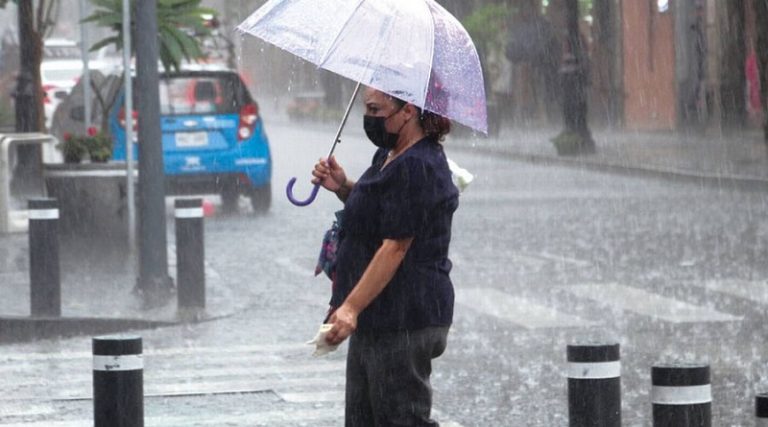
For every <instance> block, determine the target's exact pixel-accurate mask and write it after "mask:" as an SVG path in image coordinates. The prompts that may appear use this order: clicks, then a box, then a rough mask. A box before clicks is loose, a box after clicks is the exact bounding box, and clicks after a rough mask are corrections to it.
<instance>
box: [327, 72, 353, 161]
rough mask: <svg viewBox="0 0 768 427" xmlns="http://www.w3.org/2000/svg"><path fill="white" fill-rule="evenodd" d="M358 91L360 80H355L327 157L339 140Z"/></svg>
mask: <svg viewBox="0 0 768 427" xmlns="http://www.w3.org/2000/svg"><path fill="white" fill-rule="evenodd" d="M359 91H360V82H357V85H356V86H355V91H354V92H352V98H351V99H350V100H349V105H347V110H346V111H345V112H344V117H342V118H341V124H340V125H339V130H338V131H337V132H336V137H335V138H334V139H333V145H331V151H329V152H328V158H329V159H330V158H331V156H332V155H333V151H334V150H335V149H336V144H338V143H339V142H341V139H339V138H340V137H341V132H342V131H343V130H344V126H345V125H346V124H347V119H348V118H349V113H350V111H352V105H354V103H355V98H357V92H359Z"/></svg>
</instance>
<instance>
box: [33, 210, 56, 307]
mask: <svg viewBox="0 0 768 427" xmlns="http://www.w3.org/2000/svg"><path fill="white" fill-rule="evenodd" d="M28 208H29V284H30V288H29V300H30V314H31V315H32V316H53V317H58V316H61V278H60V270H59V268H60V267H59V204H58V201H57V200H56V199H47V198H40V199H30V200H29V201H28Z"/></svg>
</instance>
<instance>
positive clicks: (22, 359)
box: [0, 343, 462, 427]
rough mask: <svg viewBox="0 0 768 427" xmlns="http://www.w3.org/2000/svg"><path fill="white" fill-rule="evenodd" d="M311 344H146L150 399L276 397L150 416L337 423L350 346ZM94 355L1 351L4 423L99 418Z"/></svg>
mask: <svg viewBox="0 0 768 427" xmlns="http://www.w3.org/2000/svg"><path fill="white" fill-rule="evenodd" d="M310 351H311V347H310V346H307V345H305V344H303V343H288V344H264V345H244V346H239V347H229V348H223V347H175V348H162V349H147V350H146V351H145V352H144V358H145V362H146V366H145V369H144V396H145V399H147V400H146V401H145V405H146V406H148V407H151V406H152V405H154V404H156V403H153V400H152V398H153V397H162V398H163V401H164V402H165V399H167V398H168V397H175V398H176V397H187V398H194V399H200V400H199V402H201V403H202V404H204V402H206V401H207V397H206V396H211V395H223V394H239V395H241V396H244V395H247V394H261V393H270V394H271V395H272V399H274V403H270V405H272V406H271V407H270V408H269V409H266V407H264V409H256V410H254V411H252V412H249V413H242V412H238V411H233V412H230V413H221V414H219V412H217V411H212V412H206V413H205V415H204V416H199V415H198V416H191V415H188V414H187V413H178V414H173V415H171V416H162V417H160V416H147V417H145V424H146V425H151V426H153V427H194V426H212V427H213V426H215V427H220V426H222V425H232V426H249V427H256V426H270V427H273V426H282V425H291V426H293V425H312V426H317V427H323V426H329V427H333V426H337V425H339V424H340V423H343V421H342V420H343V414H344V383H345V373H344V372H345V362H344V357H343V354H340V355H334V357H324V358H313V357H311V356H310V354H311V353H310ZM340 351H341V352H343V351H345V348H344V347H342V349H341V350H340ZM91 358H92V355H91V354H90V353H89V352H60V353H15V354H14V353H5V354H0V375H2V376H4V377H5V378H6V380H5V383H4V387H7V388H8V390H13V392H11V393H4V394H3V395H0V408H1V409H0V427H43V426H44V427H85V426H89V427H90V426H92V425H93V420H92V416H93V415H92V412H90V411H89V409H88V408H91V406H90V405H89V404H88V403H86V402H84V401H87V400H90V399H92V377H91V369H92V366H91ZM242 398H245V397H240V399H242ZM156 402H159V401H156ZM163 405H167V403H163ZM274 405H280V407H279V408H278V407H276V406H274ZM64 408H70V409H66V410H64ZM91 410H92V408H91ZM434 412H435V414H440V413H439V412H438V411H434ZM148 415H152V414H151V413H148ZM435 417H438V415H435ZM439 417H440V420H441V421H444V422H441V425H447V426H452V427H462V426H461V425H460V424H458V423H456V422H453V421H451V420H447V419H445V418H446V417H443V416H442V414H441V415H440V416H439ZM42 420H45V421H42Z"/></svg>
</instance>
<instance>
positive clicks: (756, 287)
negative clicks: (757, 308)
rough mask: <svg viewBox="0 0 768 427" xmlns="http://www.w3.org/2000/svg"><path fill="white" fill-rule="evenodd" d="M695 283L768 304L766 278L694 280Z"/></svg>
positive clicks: (712, 289) (709, 288)
mask: <svg viewBox="0 0 768 427" xmlns="http://www.w3.org/2000/svg"><path fill="white" fill-rule="evenodd" d="M693 285H694V286H697V287H703V288H705V289H708V290H710V291H715V292H720V293H724V294H728V295H732V296H735V297H739V298H744V299H748V300H750V301H754V302H757V303H760V304H768V281H766V280H758V281H748V280H706V281H700V282H698V281H697V282H693Z"/></svg>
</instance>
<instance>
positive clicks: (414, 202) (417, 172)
mask: <svg viewBox="0 0 768 427" xmlns="http://www.w3.org/2000/svg"><path fill="white" fill-rule="evenodd" d="M390 166H394V168H393V169H392V170H391V171H389V172H390V173H389V174H388V177H387V179H386V182H385V183H384V184H385V188H384V191H383V194H382V197H381V206H380V207H381V215H380V218H381V228H380V230H381V234H382V238H383V239H405V238H409V237H415V236H416V234H417V232H418V231H419V230H420V229H422V228H423V227H424V225H425V223H426V220H427V216H428V213H429V206H431V205H432V204H433V203H432V200H431V198H433V197H434V192H433V191H431V190H430V188H431V186H433V185H434V172H433V171H432V170H431V168H429V167H428V165H427V164H426V163H425V162H424V161H422V160H420V159H417V158H404V159H403V161H402V162H399V163H398V164H396V165H395V164H393V165H390Z"/></svg>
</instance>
